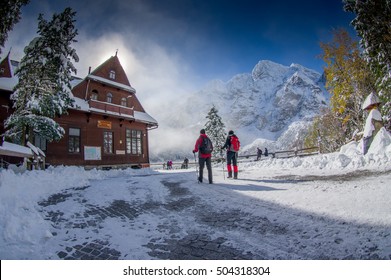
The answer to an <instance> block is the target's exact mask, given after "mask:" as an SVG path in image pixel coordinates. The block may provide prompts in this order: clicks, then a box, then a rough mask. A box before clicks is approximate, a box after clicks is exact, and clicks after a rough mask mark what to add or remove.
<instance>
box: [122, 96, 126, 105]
mask: <svg viewBox="0 0 391 280" xmlns="http://www.w3.org/2000/svg"><path fill="white" fill-rule="evenodd" d="M121 106H124V107H126V98H125V97H122V98H121Z"/></svg>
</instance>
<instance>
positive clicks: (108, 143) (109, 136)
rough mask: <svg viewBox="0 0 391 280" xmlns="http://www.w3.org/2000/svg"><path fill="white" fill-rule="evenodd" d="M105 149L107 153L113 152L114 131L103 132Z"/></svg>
mask: <svg viewBox="0 0 391 280" xmlns="http://www.w3.org/2000/svg"><path fill="white" fill-rule="evenodd" d="M103 151H104V153H105V154H112V153H113V132H111V131H105V132H103Z"/></svg>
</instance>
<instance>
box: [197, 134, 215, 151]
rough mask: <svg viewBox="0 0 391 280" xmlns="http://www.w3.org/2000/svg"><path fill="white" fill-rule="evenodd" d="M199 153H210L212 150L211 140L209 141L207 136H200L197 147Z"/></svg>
mask: <svg viewBox="0 0 391 280" xmlns="http://www.w3.org/2000/svg"><path fill="white" fill-rule="evenodd" d="M199 150H200V153H201V154H211V153H212V151H213V144H212V141H210V139H209V137H207V136H206V137H202V142H201V145H200V147H199Z"/></svg>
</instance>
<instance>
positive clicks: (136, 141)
mask: <svg viewBox="0 0 391 280" xmlns="http://www.w3.org/2000/svg"><path fill="white" fill-rule="evenodd" d="M141 133H142V131H141V130H130V129H127V130H126V153H128V154H132V155H141V154H142V143H141Z"/></svg>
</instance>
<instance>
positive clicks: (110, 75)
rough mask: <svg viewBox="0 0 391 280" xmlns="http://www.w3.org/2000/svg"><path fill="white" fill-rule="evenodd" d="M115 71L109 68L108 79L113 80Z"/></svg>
mask: <svg viewBox="0 0 391 280" xmlns="http://www.w3.org/2000/svg"><path fill="white" fill-rule="evenodd" d="M115 74H116V73H115V71H114V70H110V72H109V79H111V80H115Z"/></svg>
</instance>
